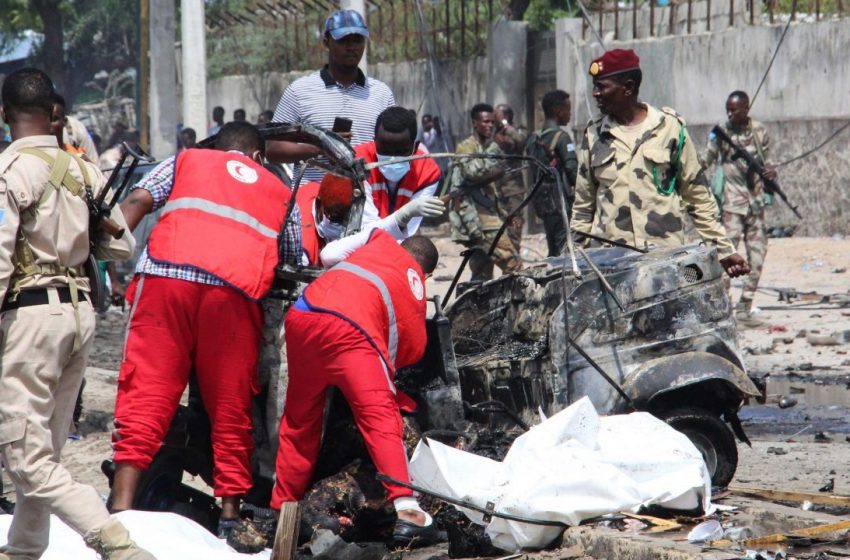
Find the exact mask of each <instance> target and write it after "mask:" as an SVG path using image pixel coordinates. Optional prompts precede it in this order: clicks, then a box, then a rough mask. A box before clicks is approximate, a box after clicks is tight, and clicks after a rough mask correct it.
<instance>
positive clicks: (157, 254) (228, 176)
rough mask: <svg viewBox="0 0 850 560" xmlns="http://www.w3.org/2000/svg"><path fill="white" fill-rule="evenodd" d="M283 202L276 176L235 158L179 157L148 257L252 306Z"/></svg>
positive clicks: (202, 153) (269, 276) (264, 284)
mask: <svg viewBox="0 0 850 560" xmlns="http://www.w3.org/2000/svg"><path fill="white" fill-rule="evenodd" d="M289 197H290V192H289V189H287V188H286V187H285V186H284V185H283V184H282V183H281V182H280V180H278V179H277V177H275V176H274V175H272V174H271V173H270V172H269V171H267V170H266V169H265V168H263V166H261V165H259V164H257V163H256V162H254V161H253V160H252V159H250V158H248V157H246V156H244V155H242V154H240V153H236V152H222V151H217V150H201V149H191V150H186V151H185V152H182V153H181V154H179V155H178V156H177V158H176V159H175V162H174V187H173V188H172V190H171V195H170V196H169V197H168V202H167V203H166V204H165V207H164V208H163V214H162V218H161V219H160V221H159V223H157V225H156V226H155V227H154V229H153V231H152V232H151V236H150V240H149V241H148V255H149V256H150V258H151V259H152V260H153V261H155V262H161V263H168V264H173V265H177V266H191V267H194V268H197V269H199V270H203V271H204V272H207V273H209V274H212V275H213V276H215V277H217V278H219V279H221V280H222V281H224V282H225V283H227V284H228V285H230V286H232V287H233V288H235V289H237V290H239V291H240V292H242V293H244V294H245V295H246V296H248V297H250V298H251V299H260V298H262V297H263V296H264V295H265V294H266V293H267V292H268V291H269V289H270V288H271V285H272V280H273V279H274V268H275V266H277V262H278V255H279V253H278V237H279V235H280V231H281V229H282V227H283V220H284V218H285V216H286V209H287V204H288V203H289Z"/></svg>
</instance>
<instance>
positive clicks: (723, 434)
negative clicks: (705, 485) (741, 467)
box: [657, 407, 738, 487]
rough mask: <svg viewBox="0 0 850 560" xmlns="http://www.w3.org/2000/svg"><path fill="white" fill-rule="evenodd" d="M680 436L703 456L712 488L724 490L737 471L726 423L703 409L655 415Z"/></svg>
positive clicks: (678, 410) (679, 410) (684, 409)
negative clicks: (683, 436)
mask: <svg viewBox="0 0 850 560" xmlns="http://www.w3.org/2000/svg"><path fill="white" fill-rule="evenodd" d="M657 416H658V417H659V418H661V419H662V420H664V421H665V422H667V423H668V424H669V425H670V426H672V427H673V428H675V429H676V430H677V431H679V432H682V433H683V434H685V435H686V436H688V439H689V440H691V443H693V444H694V446H695V447H696V448H697V449H698V450H699V452H700V453H702V458H703V460H704V461H705V465H706V467H708V472H709V474H710V475H711V484H712V486H719V487H726V486H728V485H729V483H730V482H731V481H732V477H734V476H735V470H736V469H737V468H738V445H737V444H736V443H735V434H733V433H732V430H731V429H730V428H729V426H727V425H726V422H724V421H723V420H721V419H720V417H719V416H718V415H717V414H714V413H712V412H710V411H708V410H706V409H704V408H699V407H681V408H674V409H671V410H666V411H663V412H661V413H660V414H658V415H657Z"/></svg>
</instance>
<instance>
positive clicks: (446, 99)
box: [207, 22, 554, 139]
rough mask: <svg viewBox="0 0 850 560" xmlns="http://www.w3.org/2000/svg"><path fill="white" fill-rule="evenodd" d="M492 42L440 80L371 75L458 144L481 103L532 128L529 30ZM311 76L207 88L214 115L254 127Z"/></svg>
mask: <svg viewBox="0 0 850 560" xmlns="http://www.w3.org/2000/svg"><path fill="white" fill-rule="evenodd" d="M491 36H492V37H498V38H499V40H498V41H493V42H492V44H491V45H490V48H489V52H491V53H492V54H491V55H490V56H487V57H477V58H473V59H470V60H445V61H438V62H435V63H434V67H433V69H434V72H433V74H434V75H435V76H436V80H432V78H431V74H432V73H431V71H430V63H429V62H428V61H427V60H415V61H410V62H399V63H392V64H390V63H378V64H372V65H370V66H369V75H370V76H372V77H374V78H376V79H378V80H381V81H383V82H385V83H386V84H387V85H389V86H390V88H391V89H392V90H393V94H394V95H395V98H396V102H397V103H398V104H399V105H401V106H403V107H409V108H411V109H416V111H417V113H418V114H420V115H422V114H424V113H432V114H437V113H440V114H442V120H443V122H444V123H445V124H447V125H448V129H449V130H451V131H452V133H453V134H454V136H455V138H456V139H458V138H464V137H466V136H468V135H469V134H470V124H469V109H470V108H472V106H473V105H475V104H476V103H480V102H489V103H494V104H495V103H509V104H511V105H512V106H513V107H514V109H515V111H516V112H517V114H518V115H519V120H520V122H523V123H525V122H528V118H527V117H526V116H525V111H526V107H527V105H528V100H527V99H526V91H527V88H526V75H527V73H528V72H527V68H526V59H527V58H528V57H527V56H526V51H527V50H528V49H527V39H526V37H527V24H525V23H524V22H500V23H498V24H496V27H495V29H494V30H493V32H492V33H491ZM552 54H554V52H553V51H552ZM552 59H553V57H552V56H550V57H544V60H546V61H551V60H552ZM538 62H539V61H538ZM550 64H551V62H550ZM553 70H554V65H553V64H552V68H551V69H550V70H548V71H547V72H544V79H546V80H547V81H548V82H549V83H551V84H554V72H553ZM305 74H307V72H289V73H286V74H282V73H277V72H273V73H269V74H263V75H258V76H226V77H223V78H219V79H216V80H211V81H209V82H208V85H207V104H208V105H209V113H211V112H212V107H215V106H216V105H221V106H222V107H224V108H225V111H226V113H225V114H226V118H227V119H229V118H230V117H231V115H232V114H233V109H236V108H240V107H241V108H243V109H245V110H246V112H247V115H248V119H249V120H250V121H252V122H253V121H254V120H255V119H256V117H257V115H258V114H259V113H260V112H261V111H263V110H265V109H271V110H274V108H275V107H276V106H277V102H278V99H279V98H280V95H281V93H283V90H284V89H286V86H288V85H289V84H290V83H291V82H292V81H294V80H296V79H298V78H300V77H301V76H304V75H305ZM433 81H436V87H432V86H433V83H432V82H433ZM532 91H534V88H532ZM541 95H542V94H541Z"/></svg>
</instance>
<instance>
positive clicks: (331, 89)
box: [267, 10, 395, 182]
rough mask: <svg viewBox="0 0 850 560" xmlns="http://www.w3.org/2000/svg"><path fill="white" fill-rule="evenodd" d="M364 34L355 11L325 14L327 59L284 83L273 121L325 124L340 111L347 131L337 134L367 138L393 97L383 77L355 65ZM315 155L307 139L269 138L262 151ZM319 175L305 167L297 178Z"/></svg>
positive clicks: (279, 156)
mask: <svg viewBox="0 0 850 560" xmlns="http://www.w3.org/2000/svg"><path fill="white" fill-rule="evenodd" d="M368 37H369V30H368V29H367V27H366V22H365V21H363V17H362V16H361V15H360V14H359V13H357V12H355V11H354V10H340V11H337V12H334V13H333V14H331V16H330V17H329V18H328V19H327V20H326V21H325V36H324V39H322V43H323V44H324V46H325V48H327V49H328V63H327V64H326V65H325V66H324V67H323V68H322V69H321V70H319V71H317V72H313V73H312V74H310V75H309V76H305V77H303V78H300V79H298V80H295V81H294V82H292V83H291V84H289V87H287V88H286V90H285V91H284V92H283V95H282V96H281V97H280V101H278V104H277V109H276V110H275V113H274V122H299V123H306V124H310V125H313V126H319V127H322V128H326V129H328V130H330V129H331V128H333V125H334V119H336V118H337V117H344V118H347V119H350V120H351V121H352V126H351V132H343V133H341V136H343V137H344V138H346V139H347V140H348V141H349V142H351V145H352V146H357V145H358V144H362V143H364V142H368V141H370V140H372V139H373V138H374V132H375V121H376V120H377V118H378V115H379V114H380V113H381V111H383V110H384V109H386V108H387V107H392V106H393V105H395V99H394V98H393V94H392V91H390V88H389V87H388V86H387V85H386V84H385V83H383V82H380V81H378V80H376V79H374V78H367V77H366V75H365V74H363V72H362V71H361V70H360V68H358V66H357V65H358V64H360V59H361V58H363V52H364V51H365V50H366V39H367V38H368ZM319 155H320V151H319V149H318V148H317V147H315V146H312V145H310V144H298V143H296V142H269V143H268V147H267V157H268V158H269V159H270V160H271V161H273V162H276V163H297V162H301V161H304V160H307V159H309V158H312V157H317V156H319ZM296 171H297V169H296ZM324 175H325V172H324V171H323V170H321V169H318V168H316V167H308V168H307V169H306V171H305V172H304V177H303V180H304V181H316V182H320V181H321V180H322V177H323V176H324Z"/></svg>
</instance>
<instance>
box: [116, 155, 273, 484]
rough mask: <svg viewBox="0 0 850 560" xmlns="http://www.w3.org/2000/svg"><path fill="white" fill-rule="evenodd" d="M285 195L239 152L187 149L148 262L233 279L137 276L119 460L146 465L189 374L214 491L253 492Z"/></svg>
mask: <svg viewBox="0 0 850 560" xmlns="http://www.w3.org/2000/svg"><path fill="white" fill-rule="evenodd" d="M288 201H289V191H288V189H285V188H283V187H282V186H281V183H280V181H279V180H278V179H277V178H275V177H274V176H273V175H272V174H271V173H269V172H268V171H266V170H265V169H264V168H263V167H262V166H260V165H258V164H256V163H255V162H254V161H252V160H251V159H249V158H247V157H245V156H243V155H242V154H238V153H235V152H221V151H214V150H187V151H185V152H183V153H181V154H180V155H179V156H178V157H177V159H176V162H175V173H174V185H173V189H172V191H171V194H170V195H169V197H168V202H167V203H166V205H165V207H164V213H163V216H162V219H161V220H160V221H159V223H158V224H157V225H156V226H155V227H154V229H153V231H152V233H151V236H150V240H149V242H148V253H149V257H150V259H151V260H152V261H154V262H157V263H164V264H170V265H175V266H181V267H186V266H188V267H191V268H194V269H197V270H200V271H204V272H206V273H208V274H210V275H212V276H214V277H215V278H217V279H220V280H221V281H223V282H224V283H225V284H226V285H213V284H206V283H201V282H195V281H188V280H183V279H179V278H174V277H170V276H156V275H150V274H143V275H141V276H140V277H137V280H138V281H137V282H136V281H134V283H135V284H136V286H135V291H134V292H135V293H134V294H133V295H132V296H131V297H132V299H133V302H132V307H131V312H130V323H129V326H128V334H127V343H126V348H125V354H124V361H123V363H122V364H121V371H120V373H119V377H118V395H117V398H116V404H115V425H116V430H115V443H114V448H115V461H116V462H119V463H126V464H130V465H133V466H135V467H137V468H140V469H147V468H148V466H149V465H150V462H151V460H152V458H153V456H154V455H155V454H156V453H157V451H158V450H159V448H160V445H161V444H162V441H163V438H164V436H165V434H166V432H167V430H168V426H169V424H170V423H171V419H172V417H173V415H174V412H175V410H176V408H177V405H178V403H179V401H180V397H181V395H182V394H183V390H184V389H185V387H186V384H187V382H188V379H189V374H190V371H191V370H193V369H194V371H195V374H196V375H197V378H198V384H199V386H200V390H201V397H202V399H203V403H204V408H205V409H206V411H207V413H208V414H209V416H210V422H211V427H212V444H213V458H214V471H213V478H214V483H215V484H214V486H215V488H214V490H215V495H216V496H238V495H241V494H244V493H245V492H246V491H247V490H248V489H250V487H251V471H250V463H249V459H250V455H251V453H252V452H253V449H254V444H253V441H252V438H251V399H252V397H253V396H254V394H255V393H256V391H257V356H258V352H259V346H260V336H261V328H262V315H261V310H260V307H259V303H258V302H257V300H258V299H260V298H261V297H262V296H263V295H265V294H266V292H268V290H269V288H270V287H271V282H272V279H273V277H274V267H275V265H276V264H277V262H278V254H279V252H278V236H279V233H280V231H281V228H282V226H283V219H284V216H285V214H286V205H287V203H288Z"/></svg>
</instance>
